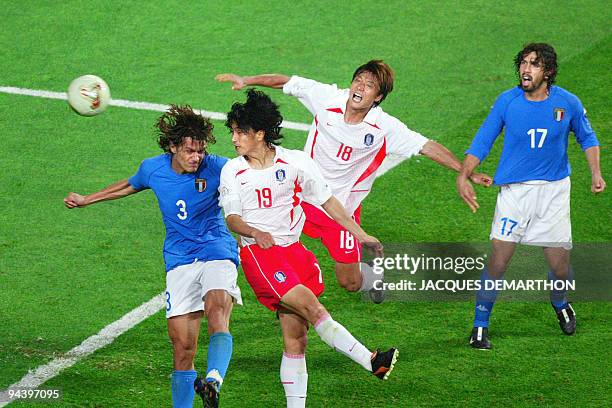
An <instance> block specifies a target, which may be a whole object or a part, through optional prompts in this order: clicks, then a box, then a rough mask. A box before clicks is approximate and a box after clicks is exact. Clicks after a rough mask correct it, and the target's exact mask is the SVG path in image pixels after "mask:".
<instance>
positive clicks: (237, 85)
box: [215, 73, 290, 91]
mask: <svg viewBox="0 0 612 408" xmlns="http://www.w3.org/2000/svg"><path fill="white" fill-rule="evenodd" d="M215 79H216V80H217V81H219V82H231V83H232V89H233V90H235V91H239V90H241V89H242V88H244V87H246V86H265V87H267V88H282V87H283V85H285V84H286V83H287V82H289V79H290V77H288V76H287V75H282V74H262V75H255V76H240V75H236V74H231V73H227V74H219V75H217V76H216V77H215Z"/></svg>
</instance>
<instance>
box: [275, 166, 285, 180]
mask: <svg viewBox="0 0 612 408" xmlns="http://www.w3.org/2000/svg"><path fill="white" fill-rule="evenodd" d="M285 177H286V175H285V170H283V169H279V170H276V180H278V181H284V180H285Z"/></svg>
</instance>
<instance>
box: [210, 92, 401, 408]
mask: <svg viewBox="0 0 612 408" xmlns="http://www.w3.org/2000/svg"><path fill="white" fill-rule="evenodd" d="M282 120H283V118H282V116H281V114H280V112H279V111H278V106H277V105H276V104H275V103H274V102H273V101H272V100H271V99H270V98H269V97H268V96H267V95H266V94H264V93H262V92H259V91H255V90H253V89H251V90H249V91H248V92H247V101H246V102H245V103H238V102H237V103H234V105H232V108H231V110H230V112H229V113H228V115H227V121H226V126H227V127H228V128H229V129H230V130H231V134H232V143H233V144H234V147H235V149H236V153H237V154H238V157H237V158H235V159H232V160H230V161H229V162H228V163H227V164H226V165H225V167H223V170H222V171H221V186H220V189H219V191H220V194H221V197H220V203H221V205H222V206H223V209H224V212H225V217H226V221H227V225H228V226H229V228H230V230H232V231H234V232H235V233H237V234H239V235H240V240H241V246H242V248H241V250H240V259H241V262H242V268H243V270H244V274H245V276H246V279H247V281H248V282H249V285H250V286H251V288H253V291H254V292H255V294H256V295H257V299H258V300H259V302H260V303H261V304H263V305H264V306H266V307H267V308H269V309H270V310H273V311H278V313H279V319H280V324H281V329H282V333H283V341H284V352H283V357H282V360H281V367H280V376H281V382H282V384H283V386H284V388H285V394H286V397H287V406H288V407H303V406H305V403H306V388H307V381H308V374H307V370H306V360H305V351H306V343H307V332H308V328H309V324H312V325H313V326H314V328H315V331H316V333H317V334H318V335H319V336H320V337H321V339H322V340H323V341H324V342H325V343H326V344H328V345H329V346H330V347H332V348H334V349H335V350H337V351H340V352H341V353H343V354H345V355H346V356H348V357H349V358H351V359H352V360H353V361H355V362H357V363H358V364H360V365H361V366H362V367H363V368H365V369H366V370H368V371H370V372H372V373H373V374H374V375H376V376H377V377H379V378H380V379H386V378H387V377H388V375H389V373H390V372H391V370H392V369H393V366H394V364H395V360H396V359H397V356H398V353H399V352H398V350H397V349H395V348H391V349H390V350H388V351H386V352H381V351H380V350H377V351H375V352H371V351H370V350H369V349H367V348H366V347H365V346H363V345H362V344H361V343H360V342H359V341H357V340H356V339H355V338H354V337H353V335H352V334H351V333H349V332H348V330H346V329H345V328H344V327H343V326H342V325H341V324H339V323H338V322H336V321H335V320H334V319H333V318H332V317H331V315H330V314H329V312H328V311H327V310H326V309H325V307H324V306H323V305H322V304H321V303H320V302H319V300H318V299H317V297H318V296H319V295H320V294H321V293H322V292H323V290H324V285H323V276H322V273H321V269H320V267H319V264H318V261H317V259H316V258H315V256H314V254H313V253H312V252H310V251H309V250H307V249H306V248H305V247H304V245H302V243H301V242H300V240H299V239H300V234H301V232H302V228H303V226H304V221H305V220H304V218H305V217H304V211H303V209H302V204H303V202H304V201H308V202H310V203H311V204H313V205H320V206H322V207H323V208H324V209H325V211H326V212H327V213H328V214H330V216H331V217H332V218H333V219H334V220H335V221H336V222H338V223H339V224H340V225H342V226H343V227H344V228H346V229H347V230H348V231H350V232H351V234H353V235H354V236H355V237H356V238H357V239H358V240H359V241H360V242H361V244H362V245H364V246H365V247H367V248H371V249H372V251H373V252H375V254H376V255H377V256H382V245H381V244H380V242H379V241H378V240H377V239H376V238H374V237H372V236H370V235H368V234H367V233H366V232H365V231H363V229H361V227H359V225H357V223H355V221H353V219H352V218H351V217H350V216H349V215H348V214H347V212H346V210H345V209H344V207H343V206H342V204H341V203H340V202H339V201H338V200H337V199H336V198H335V197H334V196H333V195H332V192H331V189H330V187H329V186H328V185H327V183H326V181H325V179H324V178H323V176H322V174H321V172H320V170H319V168H318V166H317V165H316V163H315V162H314V161H313V160H312V159H311V158H310V157H308V155H306V154H305V153H304V152H302V151H297V150H289V149H284V148H282V147H281V146H279V142H280V139H281V138H282V136H281V134H280V131H281V123H282Z"/></svg>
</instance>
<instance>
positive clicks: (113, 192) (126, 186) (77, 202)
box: [64, 180, 139, 209]
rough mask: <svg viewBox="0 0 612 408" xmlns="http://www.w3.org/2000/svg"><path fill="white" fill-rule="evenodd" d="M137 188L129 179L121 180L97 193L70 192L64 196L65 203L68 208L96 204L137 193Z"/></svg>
mask: <svg viewBox="0 0 612 408" xmlns="http://www.w3.org/2000/svg"><path fill="white" fill-rule="evenodd" d="M138 191H139V190H136V189H135V188H134V187H132V185H131V184H130V183H129V182H128V181H127V180H121V181H118V182H116V183H113V184H111V185H110V186H108V187H105V188H104V189H102V190H100V191H97V192H95V193H91V194H87V195H81V194H77V193H73V192H70V193H69V194H68V196H67V197H66V198H64V204H65V205H66V207H67V208H69V209H72V208H77V207H85V206H87V205H90V204H94V203H97V202H100V201H108V200H116V199H118V198H123V197H126V196H129V195H130V194H134V193H137V192H138Z"/></svg>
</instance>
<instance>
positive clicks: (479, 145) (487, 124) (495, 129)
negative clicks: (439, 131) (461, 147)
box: [465, 95, 507, 162]
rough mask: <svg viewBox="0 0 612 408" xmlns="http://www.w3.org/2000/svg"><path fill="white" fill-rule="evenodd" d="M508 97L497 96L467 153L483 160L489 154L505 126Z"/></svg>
mask: <svg viewBox="0 0 612 408" xmlns="http://www.w3.org/2000/svg"><path fill="white" fill-rule="evenodd" d="M506 105H507V102H506V98H504V97H503V95H502V96H500V97H499V98H497V100H496V101H495V103H494V104H493V107H492V108H491V111H490V112H489V115H488V116H487V118H486V119H485V121H484V122H483V124H482V125H481V126H480V129H478V132H477V133H476V136H474V139H473V140H472V144H471V145H470V147H469V149H467V150H466V152H465V154H471V155H472V156H475V157H477V158H478V160H480V161H481V162H482V161H483V160H484V159H485V158H486V157H487V156H488V155H489V152H490V151H491V148H492V147H493V143H495V140H496V139H497V137H498V136H499V134H500V133H501V131H502V129H503V128H504V111H505V109H506Z"/></svg>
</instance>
